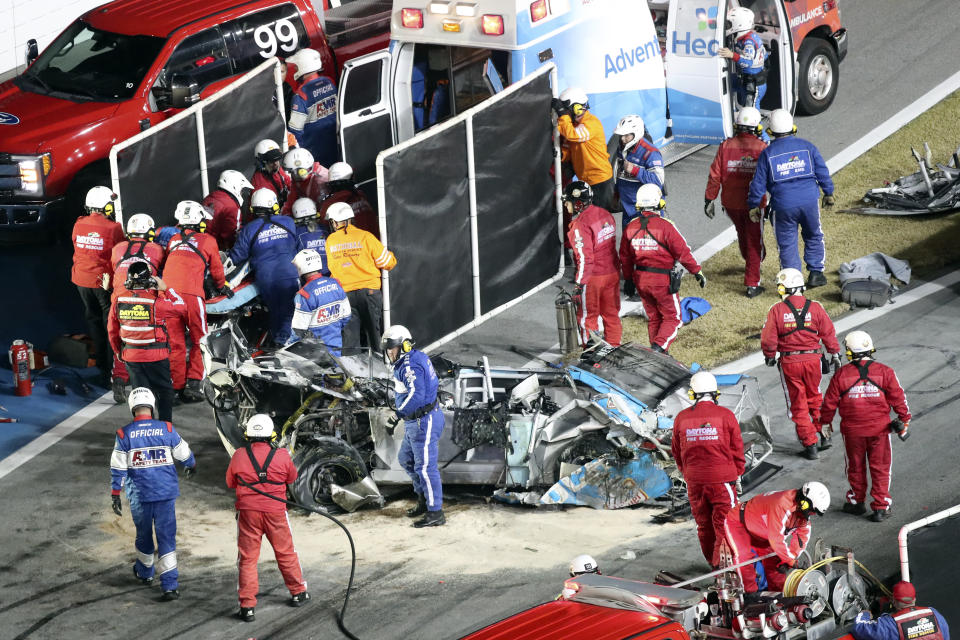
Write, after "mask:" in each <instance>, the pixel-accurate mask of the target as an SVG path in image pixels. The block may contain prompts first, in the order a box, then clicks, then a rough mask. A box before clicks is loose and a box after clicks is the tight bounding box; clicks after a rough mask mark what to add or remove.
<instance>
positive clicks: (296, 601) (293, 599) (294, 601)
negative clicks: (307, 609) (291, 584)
mask: <svg viewBox="0 0 960 640" xmlns="http://www.w3.org/2000/svg"><path fill="white" fill-rule="evenodd" d="M309 599H310V594H309V593H307V592H306V591H301V592H300V593H298V594H297V595H295V596H290V606H291V607H302V606H303V605H305V604H307V601H308V600H309Z"/></svg>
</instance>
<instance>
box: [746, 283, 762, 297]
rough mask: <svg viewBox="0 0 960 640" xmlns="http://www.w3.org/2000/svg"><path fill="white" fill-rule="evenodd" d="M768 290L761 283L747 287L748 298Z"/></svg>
mask: <svg viewBox="0 0 960 640" xmlns="http://www.w3.org/2000/svg"><path fill="white" fill-rule="evenodd" d="M764 291H766V288H764V287H762V286H760V285H759V284H758V285H757V286H755V287H747V292H746V294H744V295H746V296H747V297H748V298H756V297H757V296H758V295H760V294H761V293H763V292H764Z"/></svg>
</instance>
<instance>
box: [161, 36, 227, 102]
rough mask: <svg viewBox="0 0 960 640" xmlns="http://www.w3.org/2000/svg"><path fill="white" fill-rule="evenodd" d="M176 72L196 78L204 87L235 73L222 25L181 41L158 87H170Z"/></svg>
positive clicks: (162, 73)
mask: <svg viewBox="0 0 960 640" xmlns="http://www.w3.org/2000/svg"><path fill="white" fill-rule="evenodd" d="M175 73H179V74H183V75H185V76H187V77H189V78H191V79H193V80H196V81H197V84H198V85H200V89H201V90H203V88H204V87H206V86H207V85H209V84H212V83H214V82H216V81H218V80H223V79H224V78H229V77H230V76H232V75H233V74H234V73H235V72H234V70H233V65H232V64H231V63H230V57H229V56H228V55H227V47H226V45H225V44H224V42H223V37H222V36H221V35H220V28H219V27H213V28H212V29H207V30H205V31H201V32H200V33H195V34H193V35H192V36H190V37H188V38H186V39H185V40H184V41H183V42H181V43H180V44H178V45H177V48H176V49H174V50H173V54H171V55H170V59H169V60H168V61H167V64H166V65H165V66H164V68H163V71H161V72H160V76H159V77H158V78H157V82H156V85H155V87H154V88H155V89H156V88H157V87H160V88H162V89H167V88H169V86H170V85H169V82H170V77H171V76H172V75H173V74H175Z"/></svg>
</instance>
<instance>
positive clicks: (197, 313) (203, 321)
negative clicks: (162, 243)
mask: <svg viewBox="0 0 960 640" xmlns="http://www.w3.org/2000/svg"><path fill="white" fill-rule="evenodd" d="M207 215H208V213H207V211H206V209H204V208H203V206H202V205H201V204H200V203H199V202H194V201H192V200H183V201H181V202H179V203H177V209H176V211H175V213H174V217H175V218H176V219H177V222H178V226H179V228H180V233H178V234H177V235H175V236H173V238H171V239H170V244H169V245H168V246H167V261H166V263H165V264H164V266H163V278H164V280H166V282H167V286H169V287H170V288H171V289H173V290H175V291H176V292H177V293H178V294H180V297H181V298H183V302H184V306H183V307H182V308H181V312H180V313H178V314H177V316H176V317H175V318H174V319H173V320H171V322H170V323H169V324H168V326H169V329H170V340H171V341H172V342H173V343H174V344H175V345H177V351H176V353H172V354H171V358H170V369H171V374H172V375H173V387H174V389H176V390H177V392H178V393H179V394H180V398H181V399H182V400H183V401H184V402H199V401H200V400H202V399H203V393H202V392H201V391H200V381H201V380H203V377H204V375H205V371H204V366H203V354H202V353H201V352H200V339H201V338H202V337H203V336H205V335H207V310H206V305H205V302H204V300H205V299H206V293H205V292H204V289H203V281H204V279H205V278H206V276H207V275H208V274H209V275H210V277H211V278H212V279H213V284H214V287H216V289H217V291H218V292H219V293H220V294H222V295H226V296H227V297H232V296H233V291H231V290H230V287H228V286H227V285H226V280H225V278H224V273H223V262H221V260H220V252H219V251H217V241H216V240H214V239H213V236H210V235H209V234H207V233H204V231H205V230H206V224H207V223H206V220H205V218H206V217H207ZM185 333H189V336H190V349H189V351H188V350H187V349H185V348H183V349H181V348H180V346H181V345H183V346H185V345H186V342H185V335H184V334H185Z"/></svg>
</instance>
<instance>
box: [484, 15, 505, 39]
mask: <svg viewBox="0 0 960 640" xmlns="http://www.w3.org/2000/svg"><path fill="white" fill-rule="evenodd" d="M480 30H481V31H483V33H484V35H488V36H502V35H503V31H504V30H503V16H501V15H496V14H492V13H485V14H483V17H482V18H481V19H480Z"/></svg>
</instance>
